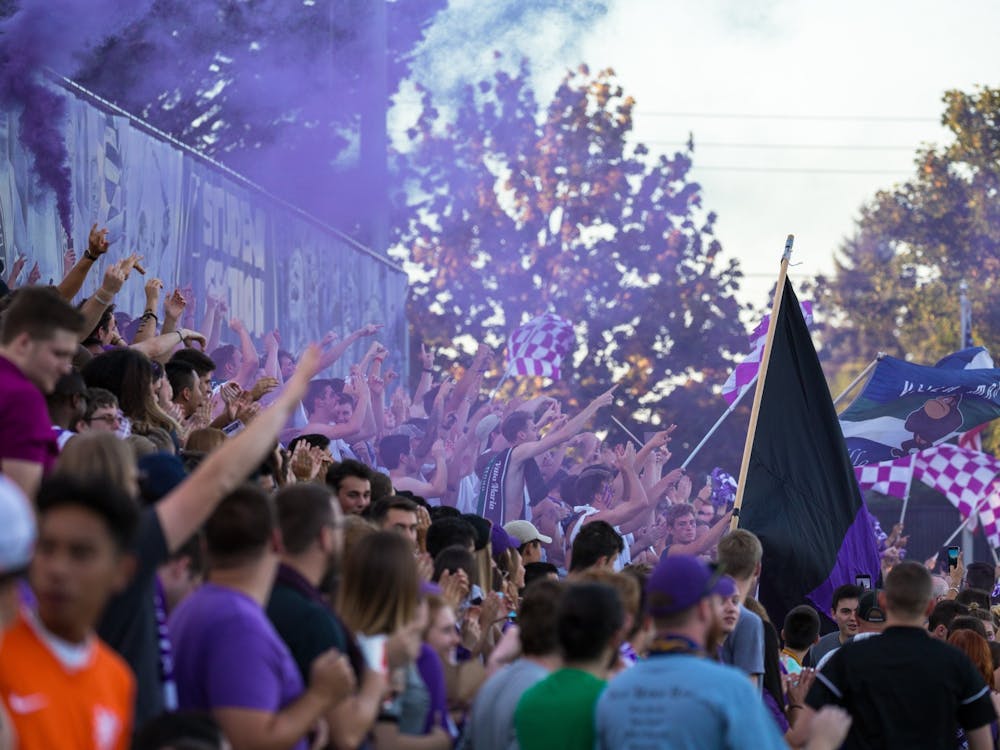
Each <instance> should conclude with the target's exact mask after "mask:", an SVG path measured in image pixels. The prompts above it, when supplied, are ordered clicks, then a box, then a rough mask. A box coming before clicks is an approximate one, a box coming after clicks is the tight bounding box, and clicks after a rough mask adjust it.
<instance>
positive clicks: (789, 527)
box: [740, 279, 879, 623]
mask: <svg viewBox="0 0 1000 750" xmlns="http://www.w3.org/2000/svg"><path fill="white" fill-rule="evenodd" d="M774 326H775V332H774V341H773V344H772V347H771V354H770V362H769V364H768V369H767V377H766V379H765V381H764V393H763V396H762V399H761V403H760V411H759V413H758V417H757V429H756V432H755V435H754V441H753V449H752V451H751V454H750V465H749V468H748V473H747V477H746V482H745V490H744V493H743V506H742V509H741V516H740V527H741V528H744V529H747V530H749V531H752V532H753V533H754V534H756V535H757V536H758V537H759V538H760V541H761V543H762V545H763V547H764V559H763V562H762V569H761V579H760V601H761V603H762V604H763V605H764V607H765V608H766V609H767V611H768V614H770V616H771V618H772V620H773V621H774V622H775V623H781V622H782V621H783V620H784V617H785V614H786V613H787V612H788V611H789V610H790V609H791V608H792V607H795V606H797V605H799V604H805V603H811V604H813V605H814V606H815V607H816V608H817V609H818V610H819V611H820V612H822V613H824V614H826V613H829V611H830V600H831V595H832V594H833V590H834V589H835V588H836V587H837V586H840V585H841V584H844V583H854V581H855V576H856V575H858V574H867V575H870V576H871V577H872V580H873V581H874V580H876V579H877V576H878V571H879V557H878V550H877V548H876V546H875V536H874V533H873V531H872V526H871V520H870V516H869V515H868V510H867V508H866V507H865V504H864V499H863V498H862V497H861V491H860V489H859V488H858V484H857V480H856V479H855V477H854V467H853V466H852V465H851V461H850V459H849V458H848V455H847V448H846V446H845V444H844V436H843V434H842V433H841V431H840V423H839V422H838V420H837V412H836V409H834V406H833V401H832V399H831V398H830V391H829V389H828V388H827V385H826V378H825V377H824V375H823V369H822V368H821V367H820V363H819V358H818V357H817V356H816V350H815V348H814V347H813V343H812V338H811V337H810V335H809V329H808V328H807V327H806V322H805V320H804V319H803V317H802V311H801V309H800V308H799V302H798V300H797V299H796V298H795V292H794V291H792V285H791V283H790V282H789V281H788V280H787V279H786V280H785V289H784V294H783V296H782V299H781V306H780V308H779V310H778V316H777V320H776V321H775V323H774Z"/></svg>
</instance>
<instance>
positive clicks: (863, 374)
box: [833, 352, 885, 408]
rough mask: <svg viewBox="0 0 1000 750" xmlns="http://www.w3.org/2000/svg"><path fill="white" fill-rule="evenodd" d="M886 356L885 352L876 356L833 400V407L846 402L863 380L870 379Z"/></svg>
mask: <svg viewBox="0 0 1000 750" xmlns="http://www.w3.org/2000/svg"><path fill="white" fill-rule="evenodd" d="M884 356H885V352H879V353H878V354H876V355H875V359H873V360H872V361H871V362H869V363H868V366H867V367H866V368H865V369H863V370H862V371H861V372H859V373H858V376H857V377H856V378H854V380H852V381H851V383H850V385H848V386H847V387H846V388H845V389H844V390H842V391H841V392H840V395H839V396H837V398H835V399H834V400H833V405H834V407H835V408H836V406H837V404H839V403H840V402H841V401H843V400H844V397H846V396H847V394H849V393H850V392H851V391H853V390H854V388H855V386H857V384H858V383H860V382H861V381H862V380H864V379H865V378H866V377H868V374H869V373H870V372H871V371H872V370H874V369H875V365H877V364H878V363H879V362H880V361H881V360H882V358H883V357H884Z"/></svg>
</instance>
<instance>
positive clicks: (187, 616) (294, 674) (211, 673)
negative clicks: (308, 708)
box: [169, 583, 307, 750]
mask: <svg viewBox="0 0 1000 750" xmlns="http://www.w3.org/2000/svg"><path fill="white" fill-rule="evenodd" d="M169 632H170V644H171V646H172V649H173V654H174V680H175V681H176V683H177V697H178V705H179V707H180V709H181V710H182V711H185V710H193V711H211V710H212V709H214V708H249V709H256V710H261V711H269V712H272V713H277V712H278V711H280V710H281V709H282V708H284V707H285V706H287V705H288V704H289V703H292V702H293V701H294V700H295V699H296V698H298V697H299V696H300V695H301V694H302V692H303V690H304V689H305V688H304V686H303V684H302V678H301V676H300V675H299V670H298V668H297V667H296V666H295V661H294V660H293V659H292V655H291V653H290V652H289V650H288V647H287V646H286V645H285V643H284V642H283V641H282V640H281V638H280V637H279V636H278V634H277V632H275V630H274V626H273V625H271V622H270V621H269V620H268V619H267V615H266V614H265V613H264V610H263V609H262V608H261V607H260V605H258V604H257V602H255V601H254V600H253V599H251V598H250V597H248V596H246V595H245V594H242V593H240V592H238V591H234V590H233V589H228V588H224V587H222V586H216V585H215V584H212V583H206V584H204V585H203V586H202V587H201V588H199V589H198V590H197V591H195V592H194V593H193V594H191V596H189V597H188V598H187V599H185V600H184V601H183V602H181V604H180V606H179V607H177V609H176V610H175V611H174V613H173V614H172V615H171V617H170V621H169ZM306 747H307V743H306V740H305V739H304V738H303V739H302V740H301V741H300V742H298V743H297V744H296V745H295V746H294V749H293V750H305V748H306Z"/></svg>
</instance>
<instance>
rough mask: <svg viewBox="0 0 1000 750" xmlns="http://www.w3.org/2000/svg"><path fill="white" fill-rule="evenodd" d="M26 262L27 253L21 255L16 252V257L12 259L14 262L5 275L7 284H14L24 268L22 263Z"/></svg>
mask: <svg viewBox="0 0 1000 750" xmlns="http://www.w3.org/2000/svg"><path fill="white" fill-rule="evenodd" d="M27 262H28V256H27V255H22V254H21V253H18V254H17V257H16V258H15V259H14V263H13V264H12V265H11V267H10V275H9V276H8V277H7V285H8V286H14V284H15V283H17V279H18V277H20V275H21V271H23V270H24V264H25V263H27Z"/></svg>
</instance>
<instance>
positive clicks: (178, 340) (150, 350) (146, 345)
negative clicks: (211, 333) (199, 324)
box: [131, 328, 205, 359]
mask: <svg viewBox="0 0 1000 750" xmlns="http://www.w3.org/2000/svg"><path fill="white" fill-rule="evenodd" d="M189 341H197V342H199V343H201V344H202V346H204V344H205V337H204V336H202V335H201V334H200V333H199V332H198V331H192V330H189V329H187V328H180V329H178V330H176V331H171V332H170V333H161V334H160V335H159V336H153V337H152V338H150V339H146V340H145V341H140V342H139V343H138V344H132V346H131V348H132V349H135V350H136V351H138V352H142V353H143V354H145V355H146V356H147V357H149V358H150V359H160V358H161V357H165V356H167V355H168V354H170V353H171V352H172V351H173V350H174V349H175V348H177V347H178V346H186V345H187V343H188V342H189Z"/></svg>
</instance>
